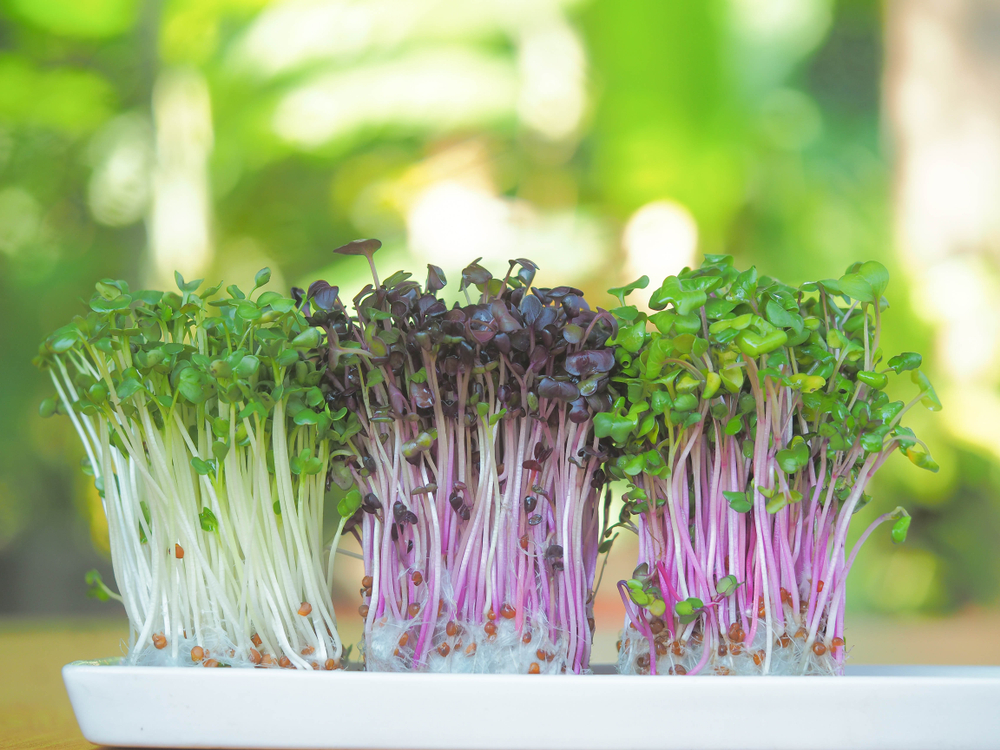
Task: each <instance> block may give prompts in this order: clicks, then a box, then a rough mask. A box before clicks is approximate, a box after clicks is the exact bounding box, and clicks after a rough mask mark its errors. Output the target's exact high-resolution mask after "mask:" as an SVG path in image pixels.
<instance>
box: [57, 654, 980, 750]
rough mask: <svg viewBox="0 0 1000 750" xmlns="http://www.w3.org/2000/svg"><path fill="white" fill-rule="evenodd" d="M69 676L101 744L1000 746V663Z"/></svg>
mask: <svg viewBox="0 0 1000 750" xmlns="http://www.w3.org/2000/svg"><path fill="white" fill-rule="evenodd" d="M602 671H604V672H608V671H610V670H609V669H608V668H605V670H602ZM63 679H64V680H65V682H66V690H67V691H68V692H69V698H70V701H71V702H72V704H73V710H74V711H75V712H76V718H77V721H78V722H79V723H80V729H81V730H82V731H83V735H84V737H86V738H87V739H88V740H89V741H91V742H93V743H96V744H98V745H114V746H138V747H183V748H192V747H221V748H291V747H299V748H507V749H508V750H511V749H519V748H525V749H527V748H567V749H568V748H580V749H584V748H608V749H612V748H613V749H614V750H623V749H624V748H684V749H685V750H699V749H701V748H705V749H707V748H740V749H741V750H752V749H753V748H770V749H771V750H781V749H782V748H789V749H791V748H795V749H796V750H802V749H804V748H836V749H837V750H853V749H854V748H997V747H1000V667H921V666H904V667H866V666H860V667H848V669H847V676H846V677H625V676H620V675H614V674H607V673H605V674H597V675H589V676H566V675H563V676H532V675H447V674H384V673H383V674H380V673H366V672H342V671H338V672H300V671H291V670H280V669H269V670H250V669H197V668H180V667H122V666H115V665H113V664H112V663H110V662H74V663H72V664H69V665H67V666H65V667H64V668H63Z"/></svg>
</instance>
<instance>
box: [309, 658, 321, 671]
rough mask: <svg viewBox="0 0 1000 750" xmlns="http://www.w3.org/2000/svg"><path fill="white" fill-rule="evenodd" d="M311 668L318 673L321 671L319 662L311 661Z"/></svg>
mask: <svg viewBox="0 0 1000 750" xmlns="http://www.w3.org/2000/svg"><path fill="white" fill-rule="evenodd" d="M309 666H310V667H312V668H313V669H314V670H316V671H317V672H318V671H319V662H318V661H311V662H309Z"/></svg>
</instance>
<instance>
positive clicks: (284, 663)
mask: <svg viewBox="0 0 1000 750" xmlns="http://www.w3.org/2000/svg"><path fill="white" fill-rule="evenodd" d="M278 666H279V667H281V668H282V669H286V668H288V667H290V666H292V660H291V659H289V658H288V657H287V656H282V657H281V658H280V659H278Z"/></svg>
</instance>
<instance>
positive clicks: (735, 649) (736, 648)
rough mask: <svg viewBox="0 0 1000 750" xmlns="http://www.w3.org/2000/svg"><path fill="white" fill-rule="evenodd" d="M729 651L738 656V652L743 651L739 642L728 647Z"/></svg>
mask: <svg viewBox="0 0 1000 750" xmlns="http://www.w3.org/2000/svg"><path fill="white" fill-rule="evenodd" d="M729 653H731V654H732V655H733V656H739V655H740V654H742V653H743V646H742V645H740V644H739V643H734V644H733V645H731V646H730V647H729Z"/></svg>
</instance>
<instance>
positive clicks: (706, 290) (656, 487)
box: [594, 255, 941, 674]
mask: <svg viewBox="0 0 1000 750" xmlns="http://www.w3.org/2000/svg"><path fill="white" fill-rule="evenodd" d="M888 281H889V276H888V272H887V271H886V270H885V268H884V267H883V266H882V265H881V264H879V263H877V262H874V261H869V262H867V263H858V264H854V265H852V266H851V267H850V268H848V269H847V272H846V273H845V274H844V275H843V276H842V277H841V278H840V279H839V280H826V281H820V282H813V283H808V284H803V285H802V286H800V287H798V288H794V287H790V286H787V285H785V284H782V283H781V282H779V281H777V280H776V279H773V278H770V277H766V276H760V275H758V273H757V270H756V269H755V268H750V269H747V270H745V271H739V270H737V269H736V268H735V267H734V266H733V261H732V258H730V257H728V256H718V255H715V256H713V255H709V256H706V259H705V262H704V263H703V264H702V266H701V267H699V268H697V269H694V270H690V269H685V271H684V272H682V273H680V274H678V275H677V276H671V277H668V278H667V279H665V280H664V282H663V284H662V285H660V287H659V288H658V289H656V290H654V291H653V292H652V295H651V297H650V300H649V306H650V308H651V309H652V310H654V312H653V313H651V314H646V313H644V312H641V311H640V310H639V309H638V308H636V307H634V306H626V305H625V296H626V295H627V294H628V293H629V292H631V291H633V290H634V289H641V288H645V287H646V280H645V278H644V279H640V280H639V281H638V282H636V283H635V284H631V285H628V286H626V287H620V288H618V289H613V290H611V293H612V294H613V295H614V296H615V297H617V298H618V301H619V303H620V305H621V306H620V307H618V308H616V309H615V310H614V311H613V312H614V314H615V316H616V317H617V318H618V323H619V329H618V333H617V335H616V336H615V337H614V338H613V339H612V340H611V341H610V342H609V343H611V344H612V345H614V346H615V360H616V366H615V368H614V370H613V371H612V378H611V381H612V383H611V391H612V393H613V395H614V396H615V398H614V400H613V402H612V407H611V408H610V409H609V410H607V411H605V412H603V413H601V414H597V415H596V416H595V418H594V428H595V433H596V434H597V436H598V437H599V438H601V448H602V450H603V451H606V452H607V453H608V454H609V460H608V464H607V467H606V470H607V472H608V473H609V474H610V475H611V476H612V477H614V478H617V479H620V480H623V481H625V482H626V483H627V490H626V492H625V494H624V499H625V505H624V509H623V512H622V514H621V517H620V520H619V523H618V524H615V525H614V526H612V527H609V528H608V529H606V530H605V532H604V533H605V535H606V537H605V538H606V539H607V538H610V534H611V533H612V532H613V531H615V530H617V529H618V528H619V527H620V528H627V529H631V530H633V531H635V532H636V533H637V534H638V536H639V563H640V566H639V568H637V571H640V573H641V574H640V575H634V576H633V578H632V579H630V580H628V581H623V582H622V583H621V585H620V586H619V590H620V591H621V592H622V598H623V601H624V602H625V606H626V610H627V616H628V617H627V620H628V623H629V626H630V627H629V628H628V629H627V631H626V635H625V636H624V637H623V643H622V644H621V647H620V652H619V667H620V669H621V670H622V671H624V672H640V673H653V674H656V673H663V672H669V673H671V674H698V673H705V672H707V673H715V674H774V673H794V674H802V673H806V674H813V673H816V674H835V673H840V672H842V668H843V663H844V658H845V647H844V637H843V632H844V605H845V601H846V599H845V591H846V581H847V576H848V573H849V572H850V569H851V566H852V564H853V562H854V559H855V557H856V555H857V553H858V550H859V549H860V548H861V545H862V544H863V543H864V541H865V540H866V539H867V538H868V536H869V535H870V534H871V533H872V532H873V531H874V530H875V529H876V528H877V527H878V526H879V525H880V524H882V523H884V522H886V521H890V522H892V534H891V536H892V540H893V542H895V543H900V542H902V541H904V540H905V538H906V534H907V530H908V528H909V525H910V520H911V519H910V516H909V515H908V514H906V512H905V511H904V510H903V509H901V508H898V509H896V510H895V511H893V512H891V513H886V514H884V515H882V516H879V517H878V518H877V519H875V521H874V522H873V523H872V524H871V525H870V526H869V527H868V529H866V530H865V532H864V533H863V534H862V535H861V537H860V539H859V541H858V543H857V544H856V545H855V546H854V548H853V550H851V551H850V554H849V555H848V550H847V549H846V546H847V531H848V528H849V525H850V521H851V518H852V516H853V515H854V514H855V513H856V512H857V511H858V510H859V509H860V508H862V507H864V505H865V504H866V503H867V502H868V501H869V499H870V498H869V497H868V495H866V494H865V492H864V490H865V488H866V486H867V484H868V482H869V481H870V480H871V478H872V476H873V475H874V474H875V472H876V471H878V469H879V467H881V466H882V464H883V463H884V462H885V461H886V460H887V459H888V457H889V456H890V455H891V454H892V453H894V452H896V451H899V452H901V453H903V454H904V455H905V456H906V457H907V458H909V459H910V461H911V462H913V463H914V464H915V465H916V466H918V467H920V468H923V469H927V470H929V471H937V468H938V467H937V464H936V463H935V462H934V460H933V459H932V458H931V455H930V451H929V450H928V449H927V446H926V445H925V444H924V443H923V442H921V441H920V440H919V439H918V438H917V437H916V436H915V435H914V434H913V432H912V430H910V429H909V428H906V427H904V426H903V425H902V424H901V420H902V419H903V418H904V417H905V416H906V414H907V412H908V411H909V410H910V409H911V408H913V407H914V406H916V405H917V404H922V405H923V406H924V407H926V408H928V409H930V410H932V411H936V410H938V409H940V408H941V402H940V400H939V399H938V397H937V394H936V393H935V391H934V388H933V386H932V385H931V383H930V380H929V379H928V377H927V375H926V373H925V372H924V371H923V370H921V369H920V368H921V365H922V361H921V358H920V355H918V354H915V353H913V352H905V353H903V354H899V355H896V356H893V357H890V358H889V359H888V361H887V362H884V361H883V359H884V355H883V352H882V349H881V341H880V339H881V316H882V314H883V312H884V311H885V309H886V308H887V307H888V304H887V302H886V301H885V297H884V293H885V291H886V288H887V286H888ZM904 373H909V377H907V378H904V380H910V381H912V383H913V384H914V385H915V386H916V388H915V393H914V394H913V395H912V396H911V397H910V400H908V401H902V400H892V398H890V396H889V395H888V393H887V388H889V387H890V385H892V386H893V387H895V385H894V384H893V383H892V378H894V377H896V376H899V375H901V374H904ZM903 387H904V388H906V387H907V386H906V384H904V386H903ZM706 602H707V604H706ZM632 628H634V630H633V629H632Z"/></svg>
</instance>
